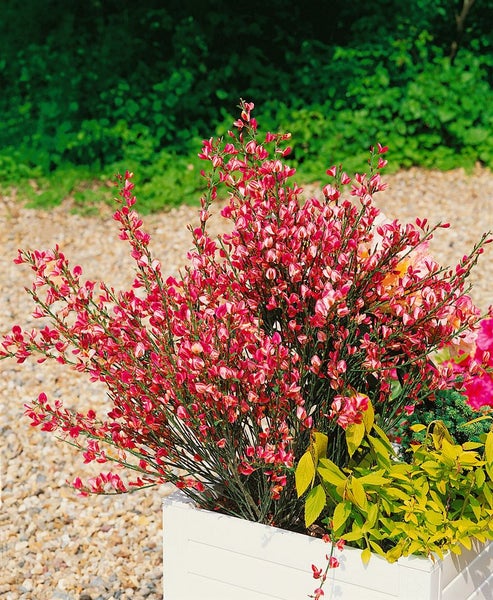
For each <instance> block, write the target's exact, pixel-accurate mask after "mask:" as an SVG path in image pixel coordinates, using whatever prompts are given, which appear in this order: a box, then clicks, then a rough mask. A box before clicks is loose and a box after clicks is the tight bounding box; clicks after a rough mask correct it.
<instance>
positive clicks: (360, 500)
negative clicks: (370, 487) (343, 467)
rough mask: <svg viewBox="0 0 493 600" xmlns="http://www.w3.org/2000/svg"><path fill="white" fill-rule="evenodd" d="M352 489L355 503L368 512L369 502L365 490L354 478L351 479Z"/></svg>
mask: <svg viewBox="0 0 493 600" xmlns="http://www.w3.org/2000/svg"><path fill="white" fill-rule="evenodd" d="M350 487H351V491H352V493H353V497H354V501H355V503H356V504H357V505H358V506H359V507H360V508H361V509H362V510H364V511H365V512H366V511H367V510H368V501H367V499H366V493H365V488H364V487H363V485H362V483H361V482H360V481H359V480H358V479H356V478H355V477H353V478H352V479H351V485H350Z"/></svg>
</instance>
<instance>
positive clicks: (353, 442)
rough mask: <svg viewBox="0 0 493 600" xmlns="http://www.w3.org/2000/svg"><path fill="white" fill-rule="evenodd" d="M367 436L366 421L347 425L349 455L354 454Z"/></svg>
mask: <svg viewBox="0 0 493 600" xmlns="http://www.w3.org/2000/svg"><path fill="white" fill-rule="evenodd" d="M364 437H365V425H364V423H353V424H352V425H348V426H347V427H346V444H347V449H348V452H349V456H353V454H354V453H355V452H356V450H357V449H358V448H359V447H360V445H361V442H362V441H363V438H364Z"/></svg>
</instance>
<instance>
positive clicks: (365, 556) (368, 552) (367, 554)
mask: <svg viewBox="0 0 493 600" xmlns="http://www.w3.org/2000/svg"><path fill="white" fill-rule="evenodd" d="M370 558H371V550H370V548H365V549H364V550H363V552H362V553H361V560H362V561H363V564H364V565H367V564H368V563H369V562H370Z"/></svg>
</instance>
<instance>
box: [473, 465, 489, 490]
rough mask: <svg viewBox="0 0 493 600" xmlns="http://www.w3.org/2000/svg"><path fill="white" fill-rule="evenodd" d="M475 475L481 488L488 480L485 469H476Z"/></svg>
mask: <svg viewBox="0 0 493 600" xmlns="http://www.w3.org/2000/svg"><path fill="white" fill-rule="evenodd" d="M474 477H475V479H476V485H477V486H478V487H479V488H480V487H483V485H484V482H485V481H486V475H485V474H484V471H483V469H476V470H475V472H474Z"/></svg>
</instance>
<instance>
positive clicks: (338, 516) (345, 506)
mask: <svg viewBox="0 0 493 600" xmlns="http://www.w3.org/2000/svg"><path fill="white" fill-rule="evenodd" d="M351 506H352V505H351V502H349V500H343V501H342V502H339V504H338V505H337V506H336V507H335V510H334V514H333V516H332V528H333V529H334V531H339V529H340V528H341V527H342V526H343V525H344V523H345V522H346V521H347V520H348V517H349V515H350V514H351Z"/></svg>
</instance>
